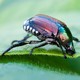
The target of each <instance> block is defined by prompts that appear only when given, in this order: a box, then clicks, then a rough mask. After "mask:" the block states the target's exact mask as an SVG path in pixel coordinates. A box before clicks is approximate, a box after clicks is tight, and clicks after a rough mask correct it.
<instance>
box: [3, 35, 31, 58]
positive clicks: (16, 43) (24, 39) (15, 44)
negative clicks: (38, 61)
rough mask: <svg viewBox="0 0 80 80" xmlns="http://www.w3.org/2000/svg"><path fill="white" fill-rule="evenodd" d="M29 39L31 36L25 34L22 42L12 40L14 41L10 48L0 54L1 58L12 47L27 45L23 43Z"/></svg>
mask: <svg viewBox="0 0 80 80" xmlns="http://www.w3.org/2000/svg"><path fill="white" fill-rule="evenodd" d="M29 37H31V35H29V34H27V36H25V37H24V38H23V39H22V40H14V41H12V43H11V46H10V47H9V48H8V49H6V50H5V51H4V52H3V53H2V56H3V55H4V54H5V53H7V52H8V51H10V50H11V49H12V48H14V47H18V46H23V45H26V44H28V42H27V43H25V41H26V40H27V39H28V38H29Z"/></svg>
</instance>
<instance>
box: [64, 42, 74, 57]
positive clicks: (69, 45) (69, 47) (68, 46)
mask: <svg viewBox="0 0 80 80" xmlns="http://www.w3.org/2000/svg"><path fill="white" fill-rule="evenodd" d="M65 48H66V53H67V54H68V55H70V56H73V55H74V54H75V49H74V47H73V45H72V42H67V43H66V44H65Z"/></svg>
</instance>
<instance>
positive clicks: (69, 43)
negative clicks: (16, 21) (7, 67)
mask: <svg viewBox="0 0 80 80" xmlns="http://www.w3.org/2000/svg"><path fill="white" fill-rule="evenodd" d="M23 29H24V30H25V31H26V32H28V34H27V35H26V36H25V37H24V38H23V39H22V40H14V41H12V43H11V46H10V47H9V48H8V49H7V50H5V51H4V52H3V53H2V56H3V55H4V54H5V53H6V52H8V51H9V50H11V49H12V48H14V47H18V46H23V45H26V44H38V43H41V44H39V45H37V46H35V47H33V48H32V49H31V51H30V55H31V54H32V52H33V50H34V49H36V48H39V47H42V46H45V45H47V44H51V45H56V46H58V47H59V48H60V49H61V50H62V53H63V55H64V58H67V57H66V54H69V55H70V56H73V55H74V54H75V53H76V52H75V48H74V44H73V40H74V41H76V42H80V41H79V39H78V38H76V37H74V36H73V35H72V33H71V31H70V29H69V28H68V27H67V25H66V24H65V23H64V22H62V21H60V20H58V19H56V18H53V17H51V16H48V15H44V14H37V15H35V16H34V17H31V18H29V19H28V20H26V21H24V24H23ZM31 34H32V35H34V36H36V37H37V38H38V39H39V40H38V41H37V40H31V41H28V40H27V39H28V38H30V37H31Z"/></svg>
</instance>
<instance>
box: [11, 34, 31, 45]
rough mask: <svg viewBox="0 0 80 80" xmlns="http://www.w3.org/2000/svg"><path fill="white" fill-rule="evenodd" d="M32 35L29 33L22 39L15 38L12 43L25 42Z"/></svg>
mask: <svg viewBox="0 0 80 80" xmlns="http://www.w3.org/2000/svg"><path fill="white" fill-rule="evenodd" d="M31 36H32V35H30V34H27V35H26V36H25V37H24V38H23V39H22V40H14V41H12V43H11V45H13V44H15V43H23V42H25V41H26V40H27V39H28V38H30V37H31Z"/></svg>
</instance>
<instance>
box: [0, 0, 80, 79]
mask: <svg viewBox="0 0 80 80" xmlns="http://www.w3.org/2000/svg"><path fill="white" fill-rule="evenodd" d="M36 14H47V15H49V16H52V17H55V18H57V19H59V20H61V21H63V22H65V23H66V24H67V26H68V27H69V28H70V30H71V32H72V33H73V35H74V36H76V37H78V38H79V39H80V35H79V34H80V0H0V54H1V53H2V52H3V51H4V50H5V49H6V48H7V47H8V46H9V45H10V42H11V41H12V40H15V39H18V40H19V39H22V38H23V37H24V36H25V35H26V32H25V31H24V30H23V27H22V25H23V22H24V21H25V20H26V19H28V18H30V17H33V16H35V15H36ZM32 39H34V37H33V38H32ZM74 44H75V48H76V52H77V55H78V54H79V53H80V46H79V45H80V44H78V43H74ZM24 48H25V47H21V48H17V49H14V50H18V49H19V50H22V51H23V49H24ZM13 54H14V53H13ZM63 60H64V59H63ZM63 60H62V61H63ZM70 60H71V59H70ZM70 60H69V62H70ZM78 60H79V62H80V57H79V58H78V59H77V60H76V61H78ZM54 61H55V60H53V62H54ZM76 61H74V60H73V62H75V63H73V64H72V65H71V67H73V66H80V65H79V62H77V63H76ZM2 62H3V61H2ZM2 62H1V63H0V80H23V78H24V80H32V79H33V80H44V79H45V80H53V78H54V79H56V80H64V79H65V80H80V76H79V75H76V74H65V73H60V72H56V71H51V70H50V71H49V70H45V69H41V68H36V67H35V66H33V65H29V64H23V63H18V64H17V63H16V62H9V61H8V62H7V63H6V64H4V63H2ZM64 63H65V61H64ZM67 64H68V63H67ZM55 65H57V64H55ZM65 65H66V64H65ZM59 66H61V65H59ZM6 67H7V68H6ZM53 67H54V66H53ZM69 68H70V67H69ZM76 68H77V67H76ZM76 68H75V70H76ZM13 69H14V70H15V71H14V70H13ZM78 69H79V68H78ZM78 69H77V70H78ZM75 70H74V71H75ZM78 71H79V72H78V73H80V70H78ZM75 72H76V71H75ZM7 73H9V74H7ZM23 74H24V75H23ZM33 74H34V75H33ZM36 76H38V77H36ZM41 76H42V77H41ZM21 77H22V78H21ZM31 77H32V78H31ZM43 78H44V79H43Z"/></svg>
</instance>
